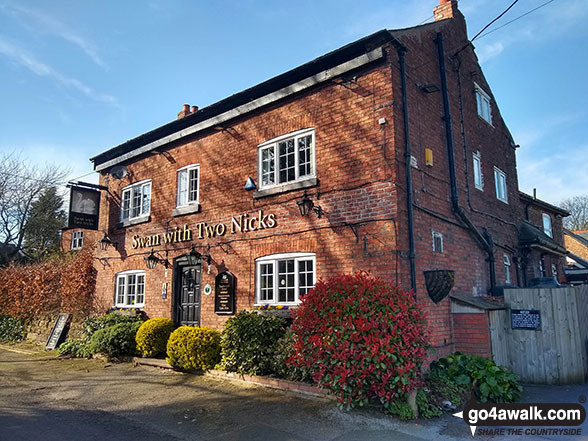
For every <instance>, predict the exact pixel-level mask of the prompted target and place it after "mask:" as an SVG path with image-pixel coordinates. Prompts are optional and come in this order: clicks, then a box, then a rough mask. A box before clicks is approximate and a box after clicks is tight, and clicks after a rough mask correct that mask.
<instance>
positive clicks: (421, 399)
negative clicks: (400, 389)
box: [416, 389, 443, 419]
mask: <svg viewBox="0 0 588 441" xmlns="http://www.w3.org/2000/svg"><path fill="white" fill-rule="evenodd" d="M430 396H431V391H430V390H428V389H419V390H418V391H417V394H416V404H417V407H418V409H419V415H420V416H421V417H423V418H426V419H429V418H433V417H440V416H441V415H443V412H442V411H441V410H440V409H439V408H438V407H437V406H436V405H435V404H434V403H433V402H432V401H431V398H430Z"/></svg>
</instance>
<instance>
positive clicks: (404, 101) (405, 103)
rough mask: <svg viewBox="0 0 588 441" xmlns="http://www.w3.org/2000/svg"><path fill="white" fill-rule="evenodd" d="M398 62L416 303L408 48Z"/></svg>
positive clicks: (400, 49) (401, 51) (401, 50)
mask: <svg viewBox="0 0 588 441" xmlns="http://www.w3.org/2000/svg"><path fill="white" fill-rule="evenodd" d="M396 50H397V51H398V62H399V63H400V87H401V91H402V118H403V119H404V162H405V166H406V205H407V208H408V250H409V251H408V261H409V265H410V287H411V289H412V292H413V295H414V300H415V302H416V299H417V296H416V292H417V289H416V268H415V263H414V261H415V254H416V253H415V246H414V214H413V201H412V170H411V165H410V157H411V155H410V139H409V131H408V129H409V127H408V98H407V93H406V66H405V60H404V58H405V55H406V51H407V49H406V47H405V46H403V45H398V46H397V47H396Z"/></svg>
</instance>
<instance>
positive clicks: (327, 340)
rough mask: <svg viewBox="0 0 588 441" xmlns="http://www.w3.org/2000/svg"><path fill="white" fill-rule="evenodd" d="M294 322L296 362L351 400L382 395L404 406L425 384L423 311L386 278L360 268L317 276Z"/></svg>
mask: <svg viewBox="0 0 588 441" xmlns="http://www.w3.org/2000/svg"><path fill="white" fill-rule="evenodd" d="M293 330H294V332H295V333H296V340H295V343H294V356H293V357H292V360H291V362H292V363H293V364H295V365H297V366H300V367H305V368H307V369H310V370H311V371H312V372H313V378H314V380H315V381H316V382H317V383H318V384H319V385H320V386H322V387H324V388H327V389H329V390H330V391H331V392H332V393H333V395H335V396H336V397H337V400H338V402H339V404H340V405H341V406H343V407H345V408H348V409H350V408H353V407H355V406H362V405H364V404H367V403H368V402H369V400H370V399H377V400H378V401H380V402H381V403H382V404H383V405H384V407H385V409H386V411H388V412H390V413H400V412H401V411H402V412H403V411H404V409H405V406H400V403H402V402H403V398H404V397H405V395H406V394H407V393H409V392H411V391H413V390H415V389H417V388H418V387H419V386H420V383H421V379H420V373H421V367H422V365H423V363H424V362H425V360H426V358H427V349H428V348H429V341H428V332H427V329H426V325H425V318H424V315H423V313H422V311H421V308H420V306H419V305H418V304H416V303H415V301H414V298H413V296H412V294H411V293H409V292H406V291H403V290H402V289H400V288H397V287H395V286H392V285H389V284H388V283H386V282H384V281H382V280H380V279H377V278H374V277H371V276H369V275H367V274H365V273H356V274H355V275H344V276H338V277H333V278H330V279H328V280H327V281H319V282H318V283H317V284H316V286H315V288H314V289H313V290H311V291H310V292H308V293H307V294H306V295H305V296H304V299H303V300H302V303H301V305H300V307H299V309H298V311H297V313H296V316H295V319H294V324H293ZM400 407H402V409H400Z"/></svg>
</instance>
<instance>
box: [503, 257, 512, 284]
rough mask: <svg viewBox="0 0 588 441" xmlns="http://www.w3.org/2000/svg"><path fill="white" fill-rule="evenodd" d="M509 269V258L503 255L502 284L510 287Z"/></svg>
mask: <svg viewBox="0 0 588 441" xmlns="http://www.w3.org/2000/svg"><path fill="white" fill-rule="evenodd" d="M510 267H511V263H510V256H509V255H508V254H505V255H504V283H506V284H507V285H510V284H511V283H512V282H511V278H510Z"/></svg>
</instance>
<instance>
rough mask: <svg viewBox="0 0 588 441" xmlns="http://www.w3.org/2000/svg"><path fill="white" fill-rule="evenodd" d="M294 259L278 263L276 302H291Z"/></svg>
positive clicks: (292, 296) (292, 297)
mask: <svg viewBox="0 0 588 441" xmlns="http://www.w3.org/2000/svg"><path fill="white" fill-rule="evenodd" d="M294 276H295V274H294V259H291V260H280V261H278V302H293V301H294V300H295V298H294Z"/></svg>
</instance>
